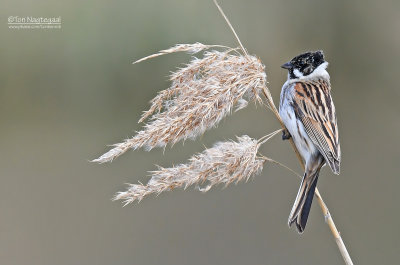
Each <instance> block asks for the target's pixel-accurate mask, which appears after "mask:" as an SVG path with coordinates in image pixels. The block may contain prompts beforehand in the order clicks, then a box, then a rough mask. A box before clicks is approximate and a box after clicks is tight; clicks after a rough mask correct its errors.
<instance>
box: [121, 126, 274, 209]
mask: <svg viewBox="0 0 400 265" xmlns="http://www.w3.org/2000/svg"><path fill="white" fill-rule="evenodd" d="M276 133H277V132H274V135H275V134H276ZM270 137H272V136H270ZM262 143H263V142H260V141H257V140H255V139H252V138H250V137H249V136H247V135H244V136H241V137H237V142H235V141H226V142H218V143H216V144H215V145H214V146H213V147H212V148H209V149H206V150H205V151H203V152H202V153H199V154H196V155H194V156H192V157H191V158H190V159H189V162H188V163H187V164H180V165H177V166H174V167H171V168H163V167H159V168H158V170H156V171H152V172H150V173H151V179H150V180H149V182H148V183H147V184H146V185H143V184H131V185H130V187H129V189H128V190H127V191H125V192H119V193H118V194H117V195H116V196H115V197H114V199H115V200H124V203H125V205H126V204H129V203H131V202H133V201H135V200H138V201H140V200H142V199H143V197H145V196H146V195H149V194H152V193H156V194H160V193H161V192H163V191H166V190H172V189H174V188H176V187H184V188H185V189H186V188H187V187H189V186H191V185H194V184H197V185H198V187H199V190H201V191H203V192H206V191H208V190H209V189H210V188H211V187H212V186H214V185H217V184H224V185H225V186H227V185H229V184H231V183H233V182H235V183H237V182H239V181H241V180H246V181H247V180H248V179H249V178H250V177H251V176H254V175H257V174H259V173H260V172H261V171H262V169H263V165H264V162H265V161H267V159H268V158H264V157H260V156H257V152H258V149H259V147H260V145H261V144H262Z"/></svg>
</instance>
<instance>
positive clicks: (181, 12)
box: [0, 0, 400, 265]
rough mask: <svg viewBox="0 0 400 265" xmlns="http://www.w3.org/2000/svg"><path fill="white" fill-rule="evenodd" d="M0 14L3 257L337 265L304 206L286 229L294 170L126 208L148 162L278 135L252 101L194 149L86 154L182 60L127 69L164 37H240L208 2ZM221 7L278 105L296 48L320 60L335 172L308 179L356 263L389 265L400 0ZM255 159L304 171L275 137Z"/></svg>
mask: <svg viewBox="0 0 400 265" xmlns="http://www.w3.org/2000/svg"><path fill="white" fill-rule="evenodd" d="M0 2H1V10H0V21H1V25H0V36H1V44H0V124H1V131H0V146H1V151H0V174H1V184H0V263H1V264H7V265H12V264H35V265H36V264H42V265H46V264H49V265H53V264H60V265H62V264H143V265H151V264H174V265H178V264H194V265H196V264H342V263H343V261H342V259H341V257H340V254H339V252H338V250H337V248H336V244H335V241H334V240H333V238H332V236H331V234H330V232H329V228H328V227H327V225H325V223H324V218H323V216H322V214H321V211H320V209H319V207H318V204H317V203H314V205H313V209H312V211H311V215H310V219H309V223H308V226H307V229H306V232H305V233H304V234H303V235H298V234H297V232H295V231H294V229H291V230H289V229H288V227H287V224H286V223H287V217H288V214H289V211H290V209H291V206H292V203H293V201H294V198H295V195H296V192H297V188H298V185H299V179H297V178H296V177H294V176H293V175H292V174H291V173H290V172H288V171H286V170H284V169H281V168H278V167H276V166H274V165H267V166H266V167H265V168H264V171H263V172H262V174H261V175H259V176H257V177H255V178H254V179H252V180H251V181H249V182H248V183H240V184H239V185H236V186H235V185H232V186H230V187H229V188H227V189H221V188H219V187H218V188H215V189H212V190H211V191H209V192H208V193H206V194H202V193H200V192H198V191H195V190H193V188H189V189H188V190H186V191H181V190H176V191H173V192H169V193H164V194H161V195H160V196H159V197H149V198H147V199H145V200H143V201H142V202H141V203H140V204H134V205H130V206H127V207H125V208H122V205H121V204H120V203H119V202H112V201H111V200H110V199H111V197H112V196H113V195H114V193H116V192H117V191H121V190H124V189H125V188H126V185H125V184H124V183H136V182H138V181H139V180H140V181H142V182H145V181H147V179H148V177H147V171H148V170H153V169H154V168H155V167H154V164H159V165H162V166H171V165H172V164H176V163H180V162H185V161H186V159H187V158H189V157H190V155H191V154H193V153H195V152H199V151H201V150H203V145H206V146H211V145H212V144H213V143H214V142H216V141H219V140H224V139H229V138H233V137H234V136H235V135H242V134H248V135H250V136H252V137H257V138H258V137H261V136H263V135H265V134H267V133H269V132H271V131H273V130H275V129H277V128H279V125H278V123H277V122H276V121H275V119H274V118H273V115H272V114H271V113H270V112H268V111H266V110H265V109H264V108H263V107H261V106H257V107H256V106H254V104H252V105H251V106H250V107H248V108H246V109H245V110H242V111H240V112H238V113H235V114H234V115H233V116H230V117H228V118H226V119H225V120H224V121H223V122H222V123H221V124H220V125H219V127H218V128H217V129H213V130H211V131H208V132H207V133H206V134H205V135H204V136H203V137H202V138H201V139H199V140H198V141H196V142H193V141H187V142H186V143H185V144H184V145H183V144H182V143H179V144H177V145H176V146H174V148H169V147H168V148H167V149H166V150H165V152H164V153H163V150H161V149H155V150H153V151H151V152H144V151H141V150H140V151H135V152H133V151H130V152H128V153H126V154H125V155H123V156H122V157H120V158H118V159H117V160H115V161H114V162H113V163H111V164H104V165H98V164H92V163H89V162H88V161H89V160H90V159H93V158H96V157H97V156H99V155H100V154H102V153H103V152H105V151H106V150H108V147H107V146H106V145H107V144H113V143H116V142H119V141H120V140H122V139H124V138H126V137H129V136H132V135H133V134H134V131H135V130H139V129H140V128H141V125H140V124H137V121H138V119H139V117H140V115H141V112H142V111H143V110H146V109H147V108H148V107H149V104H148V102H149V100H151V99H152V98H153V97H154V96H155V95H156V93H157V91H159V90H161V89H165V88H167V87H168V84H169V83H168V74H169V72H170V71H172V70H174V69H176V67H177V66H179V65H181V64H182V63H185V62H188V60H189V59H190V56H188V55H184V54H177V55H168V56H164V57H160V58H157V59H154V60H152V61H147V62H144V63H141V64H138V65H132V64H131V63H132V62H133V61H134V60H136V59H138V58H141V57H143V56H146V55H149V54H151V53H153V52H155V51H158V50H160V49H164V48H168V47H170V46H173V45H174V44H175V43H193V42H196V41H199V42H202V43H206V44H224V45H228V46H237V44H236V42H235V40H234V38H233V36H232V33H231V32H230V31H229V29H228V27H227V25H226V24H225V22H224V21H223V19H222V17H221V15H220V14H219V13H218V11H217V9H216V7H215V6H214V5H213V3H212V1H211V0H208V1H194V0H179V1H178V0H170V1H155V0H134V1H126V0H125V1H124V0H122V1H104V0H101V1H77V0H73V1H63V2H62V1H49V0H37V1H21V0H17V1H15V0H13V1H11V0H1V1H0ZM220 4H221V6H222V7H223V8H224V10H225V12H226V14H227V15H228V16H229V17H230V19H231V22H232V24H233V25H234V27H235V28H236V30H237V33H238V34H239V36H240V37H241V39H242V42H243V44H244V46H245V47H246V48H247V49H248V50H249V52H250V53H252V54H256V55H257V56H259V57H260V58H261V60H262V61H263V62H264V63H265V64H266V68H267V73H268V80H269V87H270V89H271V92H272V94H273V96H274V98H275V99H276V101H278V97H279V93H280V88H281V85H282V84H283V82H284V81H285V80H286V72H285V71H284V70H283V69H281V68H280V67H279V66H280V65H281V64H282V63H284V62H286V61H287V60H289V59H291V58H292V57H293V56H295V55H297V54H299V53H301V52H304V51H307V50H315V49H323V50H324V52H325V55H326V58H327V60H328V61H329V62H330V66H329V72H330V74H331V81H332V86H333V97H334V100H335V104H336V108H337V112H338V119H339V127H340V136H341V145H342V153H343V158H342V159H343V161H342V170H341V174H340V176H335V175H333V174H332V173H331V172H330V170H328V169H327V168H325V169H324V170H323V173H322V174H321V178H320V181H319V183H318V185H319V189H320V191H321V193H322V195H323V197H324V199H325V200H326V203H327V204H328V206H329V207H330V210H331V213H332V214H333V217H334V220H335V222H336V224H337V226H338V228H339V230H340V231H341V232H342V235H343V238H344V240H345V242H346V243H347V247H348V249H349V251H350V253H351V255H352V257H353V260H354V262H355V263H356V264H398V260H399V250H400V232H399V225H398V220H399V218H400V214H399V205H398V203H399V201H400V195H399V192H398V188H399V186H400V177H399V169H400V164H399V163H400V161H399V158H400V151H399V150H400V141H399V138H398V137H399V135H400V117H399V114H400V105H399V98H400V92H399V85H398V83H397V82H398V80H399V78H398V77H399V74H400V72H399V70H400V67H399V62H400V49H399V47H400V15H399V14H400V2H399V1H387V0H385V1H372V0H370V1H361V0H358V1H344V0H340V1H320V0H308V1H295V0H291V1H280V0H274V1H256V0H250V1H239V0H232V1H228V0H223V1H222V0H221V3H220ZM9 16H21V17H24V16H43V17H46V16H48V17H58V16H61V17H62V28H61V29H50V30H44V29H42V30H40V29H35V30H27V29H25V30H16V29H9V28H8V25H7V18H8V17H9ZM262 152H263V153H264V154H265V155H267V156H270V157H272V158H274V159H277V160H279V161H281V162H284V163H285V164H287V165H289V166H290V167H292V168H294V169H296V170H297V171H298V172H301V170H300V167H299V165H298V162H297V161H296V157H295V156H294V154H293V152H292V150H291V148H290V145H289V144H288V143H287V142H282V141H281V140H280V137H276V138H275V139H273V140H272V141H271V142H270V143H268V144H267V145H266V146H264V147H263V148H262Z"/></svg>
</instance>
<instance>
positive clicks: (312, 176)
mask: <svg viewBox="0 0 400 265" xmlns="http://www.w3.org/2000/svg"><path fill="white" fill-rule="evenodd" d="M318 175H319V169H318V170H317V171H315V172H312V173H307V172H306V173H305V174H304V177H303V179H302V181H301V184H300V188H299V191H298V193H297V196H296V200H295V202H294V204H293V208H292V211H291V212H290V215H289V220H288V225H289V227H290V226H291V225H292V224H293V223H295V224H296V227H297V231H298V232H299V233H303V232H304V229H305V228H306V224H307V219H308V215H309V213H310V209H311V204H312V201H313V198H314V193H315V187H316V186H317V181H318Z"/></svg>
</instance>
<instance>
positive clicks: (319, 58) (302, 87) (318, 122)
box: [279, 50, 341, 234]
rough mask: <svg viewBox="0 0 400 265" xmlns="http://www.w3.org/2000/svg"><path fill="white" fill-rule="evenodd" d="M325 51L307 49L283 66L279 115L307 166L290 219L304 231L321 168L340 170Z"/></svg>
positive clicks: (284, 133) (284, 138)
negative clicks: (284, 80) (283, 74)
mask: <svg viewBox="0 0 400 265" xmlns="http://www.w3.org/2000/svg"><path fill="white" fill-rule="evenodd" d="M327 66H328V62H326V61H325V58H324V53H323V51H321V50H319V51H315V52H312V51H311V52H305V53H302V54H300V55H298V56H296V57H294V58H293V59H292V60H290V61H289V62H287V63H285V64H283V65H282V66H281V67H282V68H284V69H287V70H288V75H287V81H286V82H285V83H284V84H283V86H282V90H281V95H280V104H279V115H280V116H281V119H282V121H283V123H284V125H285V127H286V129H285V130H284V131H283V134H282V139H283V140H287V139H290V138H292V140H293V142H294V144H295V146H296V148H297V150H298V151H299V154H300V156H301V158H302V160H303V162H304V165H305V172H304V175H303V178H302V180H301V184H300V188H299V190H298V193H297V196H296V199H295V201H294V204H293V207H292V210H291V212H290V215H289V218H288V225H289V227H291V226H292V224H293V223H294V224H295V225H296V228H297V231H298V232H299V233H300V234H301V233H303V232H304V229H305V227H306V224H307V219H308V215H309V213H310V209H311V204H312V201H313V197H314V193H315V187H316V185H317V181H318V176H319V173H320V170H321V168H322V167H323V166H324V165H325V164H328V165H329V167H330V169H331V170H332V171H333V173H334V174H336V175H339V173H340V160H341V151H340V142H339V131H338V125H337V118H336V110H335V105H334V104H333V100H332V96H331V84H330V76H329V73H328V72H327V70H326V68H327Z"/></svg>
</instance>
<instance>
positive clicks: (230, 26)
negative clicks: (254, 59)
mask: <svg viewBox="0 0 400 265" xmlns="http://www.w3.org/2000/svg"><path fill="white" fill-rule="evenodd" d="M213 1H214V4H215V5H216V6H217V8H218V10H219V12H220V13H221V15H222V16H223V17H224V19H225V21H226V23H227V24H228V26H229V28H230V29H231V30H232V32H233V35H235V38H236V40H237V42H238V43H239V45H240V48H241V49H242V51H243V53H244V54H245V55H246V56H248V55H249V54H248V53H247V51H246V49H245V48H244V46H243V44H242V42H241V41H240V39H239V36H238V35H237V34H236V31H235V29H234V28H233V26H232V24H231V22H229V19H228V18H227V16H226V15H225V13H224V11H223V10H222V8H221V7H220V6H219V4H218V2H217V0H213Z"/></svg>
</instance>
